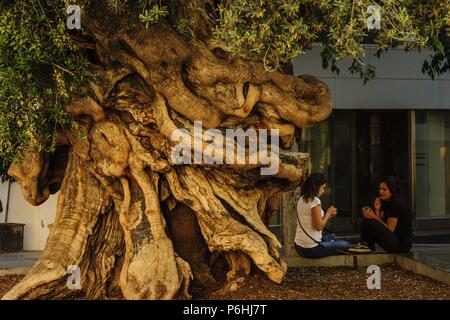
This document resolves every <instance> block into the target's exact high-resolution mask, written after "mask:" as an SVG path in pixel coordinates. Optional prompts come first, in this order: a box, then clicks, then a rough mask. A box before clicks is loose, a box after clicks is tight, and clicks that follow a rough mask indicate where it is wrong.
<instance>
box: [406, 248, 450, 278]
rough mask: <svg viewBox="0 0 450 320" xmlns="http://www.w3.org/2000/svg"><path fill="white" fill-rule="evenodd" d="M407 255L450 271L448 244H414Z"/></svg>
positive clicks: (449, 249)
mask: <svg viewBox="0 0 450 320" xmlns="http://www.w3.org/2000/svg"><path fill="white" fill-rule="evenodd" d="M408 257H410V258H412V259H415V260H418V261H420V262H422V263H424V264H426V265H429V266H431V267H434V268H436V269H439V270H442V271H445V272H448V273H450V244H416V245H414V247H413V251H412V252H411V253H409V254H408Z"/></svg>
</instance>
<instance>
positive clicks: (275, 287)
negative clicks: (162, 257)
mask: <svg viewBox="0 0 450 320" xmlns="http://www.w3.org/2000/svg"><path fill="white" fill-rule="evenodd" d="M380 268H381V289H379V290H377V289H372V290H369V289H367V278H368V277H369V274H367V273H366V268H363V267H361V268H358V269H354V268H350V267H332V268H326V267H309V268H290V269H289V270H288V272H287V274H286V277H285V279H284V281H283V282H282V283H281V284H276V283H273V282H271V281H270V280H268V279H267V277H266V276H265V275H263V274H261V273H259V272H256V273H255V274H253V275H251V276H249V277H247V279H246V280H245V283H244V284H243V285H242V286H241V287H240V288H238V289H237V290H235V291H229V290H225V289H224V284H223V283H218V284H217V285H215V286H212V287H209V288H202V287H199V286H194V287H193V288H192V290H191V294H192V296H193V299H198V300H222V299H230V300H234V299H237V300H260V299H261V300H300V299H301V300H311V299H320V300H324V299H325V300H327V299H331V300H339V299H349V300H353V299H354V300H379V299H386V300H391V299H395V300H409V299H415V300H429V299H433V300H434V299H438V300H450V287H449V286H447V285H445V284H442V283H439V282H436V281H434V280H432V279H429V278H427V277H424V276H420V275H417V274H414V273H412V272H409V271H405V270H403V269H402V268H400V267H399V266H398V265H396V264H388V265H382V266H380ZM22 277H23V276H17V275H14V276H12V275H11V276H2V277H0V296H2V295H3V294H4V293H5V292H6V291H8V290H9V289H10V288H11V287H12V286H13V285H14V284H15V283H17V282H18V281H20V279H21V278H22ZM74 298H76V299H77V298H78V299H80V298H81V299H83V296H82V295H74ZM109 299H122V297H121V294H120V293H117V292H116V293H114V294H113V295H112V296H111V297H109Z"/></svg>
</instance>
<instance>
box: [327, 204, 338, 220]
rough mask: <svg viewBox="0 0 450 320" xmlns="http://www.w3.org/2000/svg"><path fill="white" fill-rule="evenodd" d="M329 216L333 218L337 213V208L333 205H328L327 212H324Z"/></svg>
mask: <svg viewBox="0 0 450 320" xmlns="http://www.w3.org/2000/svg"><path fill="white" fill-rule="evenodd" d="M325 214H326V215H327V216H329V217H330V218H333V217H334V216H335V215H336V214H337V209H336V208H335V207H333V206H331V207H329V208H328V210H327V212H326V213H325Z"/></svg>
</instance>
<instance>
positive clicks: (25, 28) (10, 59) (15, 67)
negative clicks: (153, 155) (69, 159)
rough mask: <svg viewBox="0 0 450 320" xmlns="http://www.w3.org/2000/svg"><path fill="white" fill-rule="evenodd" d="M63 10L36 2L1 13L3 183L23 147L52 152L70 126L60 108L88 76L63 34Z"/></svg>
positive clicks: (0, 9)
mask: <svg viewBox="0 0 450 320" xmlns="http://www.w3.org/2000/svg"><path fill="white" fill-rule="evenodd" d="M10 2H11V1H10ZM61 4H62V3H60V6H59V8H60V10H59V11H58V10H56V9H55V8H56V7H55V6H54V3H51V2H45V1H36V0H32V1H30V0H28V1H17V2H16V3H15V5H12V6H7V5H5V4H3V5H2V6H1V7H0V155H1V158H0V173H1V175H2V177H3V178H5V174H6V171H7V169H8V167H9V166H10V164H11V162H12V161H13V159H14V158H15V157H16V156H20V155H21V154H22V152H23V150H24V148H26V146H28V145H30V144H31V145H33V147H35V148H38V149H39V150H46V151H52V150H53V148H54V144H53V136H54V135H53V133H54V132H55V130H56V129H57V128H61V127H68V126H70V124H71V121H70V118H69V116H68V115H67V113H66V112H65V110H64V106H65V105H66V104H67V103H68V102H69V101H70V96H71V95H72V94H73V93H74V92H77V90H78V88H79V86H80V85H81V83H82V82H83V81H84V79H85V77H86V76H87V75H88V74H87V71H86V61H85V60H83V59H82V58H81V57H80V56H79V55H77V48H75V47H74V46H73V45H72V44H71V41H70V38H69V36H68V34H67V31H66V26H65V18H64V15H63V14H64V11H63V8H64V7H63V6H61ZM30 13H33V14H30ZM59 13H62V14H59Z"/></svg>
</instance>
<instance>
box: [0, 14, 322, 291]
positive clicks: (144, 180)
mask: <svg viewBox="0 0 450 320" xmlns="http://www.w3.org/2000/svg"><path fill="white" fill-rule="evenodd" d="M94 21H96V22H94ZM99 21H100V20H94V19H90V17H89V15H86V16H85V17H83V23H84V26H85V28H86V30H87V31H88V32H89V34H90V38H89V39H88V41H87V42H83V44H82V46H83V47H84V48H86V49H84V50H86V52H87V53H89V54H90V56H91V57H92V56H94V57H95V59H92V60H93V61H92V70H93V72H94V73H95V76H94V78H93V79H92V80H91V81H90V82H89V91H90V94H89V95H88V96H79V97H73V100H72V103H71V104H70V106H69V107H68V111H69V112H70V113H71V114H73V116H74V119H75V120H76V121H77V122H78V127H77V128H76V130H75V129H74V130H72V131H66V132H60V133H59V134H58V137H57V138H58V149H57V152H56V153H55V154H54V155H52V156H50V157H49V156H47V155H44V154H40V153H36V152H33V149H30V152H29V153H27V154H26V155H25V157H24V158H23V159H21V161H17V162H15V163H14V164H13V166H12V167H11V168H10V170H9V174H10V175H11V176H13V177H14V178H15V179H16V180H17V181H18V182H19V183H20V184H21V186H22V190H23V194H24V197H25V198H26V199H27V200H28V201H29V202H31V203H32V204H34V205H39V204H40V203H42V202H43V201H45V200H46V199H47V198H48V196H49V194H50V193H53V192H55V191H57V190H58V189H59V188H60V194H59V199H58V207H57V215H56V221H55V224H54V226H53V228H52V231H51V234H50V237H49V239H48V242H47V245H46V248H45V250H44V252H43V254H42V256H41V257H40V259H39V260H38V262H37V263H36V264H35V265H34V266H33V268H32V269H31V271H30V272H29V273H28V275H27V276H26V277H25V278H24V279H23V281H22V282H21V283H19V284H18V285H16V286H15V287H14V288H13V289H12V290H11V291H9V292H8V293H7V294H6V295H5V296H4V297H3V298H4V299H33V298H62V297H65V296H68V295H70V294H72V293H73V291H71V290H70V289H69V288H68V287H67V285H66V280H67V268H68V267H69V266H70V265H76V266H78V267H79V268H80V271H81V285H82V290H83V291H84V292H85V293H86V295H87V296H88V297H91V298H101V297H105V296H107V295H108V292H109V290H113V289H115V288H119V287H120V289H121V291H122V293H123V295H124V296H125V298H127V299H172V298H186V297H189V292H188V288H189V283H190V281H191V280H192V279H193V278H194V279H197V280H198V281H200V282H201V283H210V282H212V281H214V278H213V277H212V275H211V273H210V269H209V266H210V265H211V261H213V260H214V258H215V257H217V256H223V257H224V258H225V259H226V261H228V262H229V266H230V270H229V272H228V280H229V281H230V282H233V281H234V280H235V279H236V278H237V277H238V276H239V275H240V274H245V273H247V274H248V273H249V272H250V266H251V265H252V264H253V265H255V266H256V267H257V268H259V269H260V270H262V271H263V272H264V273H266V274H267V276H268V277H269V278H270V279H271V280H273V281H275V282H280V281H282V279H283V276H284V274H285V271H286V264H285V262H284V261H283V259H282V258H281V257H280V254H279V252H278V249H279V248H280V243H279V242H278V240H277V239H276V237H275V236H274V235H273V234H272V233H271V232H270V231H269V230H268V229H267V226H266V225H265V224H264V222H263V219H262V215H263V213H264V208H265V204H266V202H267V200H268V199H270V198H271V197H273V196H275V195H276V194H277V193H279V192H281V191H282V190H289V189H292V188H294V187H296V186H297V185H298V183H299V182H301V181H302V179H303V177H304V176H305V174H306V173H307V172H306V171H307V163H308V155H307V154H301V153H294V152H289V151H284V150H289V149H290V148H291V147H292V145H293V143H294V140H295V139H294V136H295V128H303V127H309V126H312V125H313V124H314V123H317V122H319V121H322V120H323V119H325V118H326V117H327V116H328V115H329V114H330V112H331V97H330V93H329V90H328V88H327V87H326V85H325V84H323V83H322V82H320V81H318V80H316V79H315V78H313V77H310V76H301V77H298V78H297V77H293V76H289V75H286V74H283V73H281V72H272V73H269V72H266V70H265V69H264V66H263V64H262V63H261V62H260V61H257V60H250V59H245V60H244V59H241V58H239V57H236V56H232V55H230V54H228V53H227V52H226V51H225V50H224V49H223V48H221V47H219V46H215V45H213V44H211V43H210V42H208V41H200V40H197V38H195V37H192V38H190V39H186V38H184V37H181V36H180V35H179V34H177V33H176V32H175V31H174V30H173V29H172V28H171V27H170V26H169V25H168V24H165V23H163V22H161V23H159V24H157V25H153V26H150V27H149V28H148V29H146V28H145V27H141V26H139V25H138V26H136V24H127V23H126V22H123V23H122V24H121V23H118V24H117V25H116V26H114V28H110V26H109V24H108V23H105V24H104V25H102V24H101V22H99ZM112 29H114V30H112ZM199 125H200V128H202V129H203V131H204V130H206V129H215V131H209V132H210V133H211V132H214V133H215V136H217V134H218V133H223V134H225V133H226V130H227V129H235V130H238V129H242V130H248V129H254V130H255V131H256V132H257V133H259V132H262V131H263V130H266V129H268V130H271V132H275V130H274V129H278V130H279V138H280V145H281V148H282V149H283V150H282V151H280V152H279V154H278V153H276V152H275V149H274V148H275V146H274V144H273V143H274V140H273V138H272V140H270V141H269V140H268V141H269V148H268V149H269V150H272V151H273V152H272V154H271V160H272V161H271V163H267V162H264V161H262V160H261V159H263V157H261V154H260V153H262V152H263V151H261V150H257V151H256V153H257V156H258V157H257V158H255V159H257V161H256V162H254V163H249V161H248V160H249V159H250V157H251V156H252V155H254V154H251V152H250V151H249V150H248V148H247V152H246V153H245V154H244V156H243V157H242V156H241V158H239V155H236V154H235V153H234V152H232V156H231V159H234V160H238V159H237V158H239V159H240V160H242V162H241V163H237V161H234V162H231V163H230V161H228V162H227V161H225V160H227V158H226V156H227V155H226V150H228V149H226V148H230V147H232V146H233V147H236V148H237V144H238V143H237V142H236V141H235V140H234V139H231V140H224V141H223V142H221V143H218V144H216V146H223V147H224V148H223V149H222V150H221V149H220V148H219V149H217V148H216V149H215V152H213V156H214V158H215V159H216V160H217V159H222V160H223V162H224V164H220V162H219V163H205V161H203V162H202V161H200V162H198V163H196V162H193V163H183V164H179V163H177V159H176V157H175V158H174V157H172V155H173V154H174V151H175V149H176V147H177V146H178V147H179V146H180V144H179V140H180V139H178V140H176V139H175V140H174V139H172V138H173V134H174V133H178V135H177V137H178V138H182V140H183V144H182V145H183V146H185V147H189V148H190V151H189V152H188V154H184V156H191V155H194V154H208V152H209V151H210V149H208V145H209V143H210V142H211V137H209V136H207V132H208V131H206V132H205V131H204V132H203V133H204V134H205V136H206V137H205V136H204V137H203V140H202V141H203V142H205V143H203V145H199V144H197V143H196V141H197V140H195V136H196V135H197V134H198V128H199V127H198V126H199ZM177 129H183V130H177ZM257 138H258V139H260V140H261V139H262V138H261V136H259V135H258V136H257ZM216 139H217V138H216ZM206 141H209V142H208V143H206ZM191 142H193V143H191ZM236 150H237V149H236ZM265 151H267V150H265ZM228 160H230V158H228ZM273 164H275V165H276V167H278V170H277V171H276V172H274V174H272V175H264V174H261V172H262V171H261V169H263V168H267V167H269V165H273Z"/></svg>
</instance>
